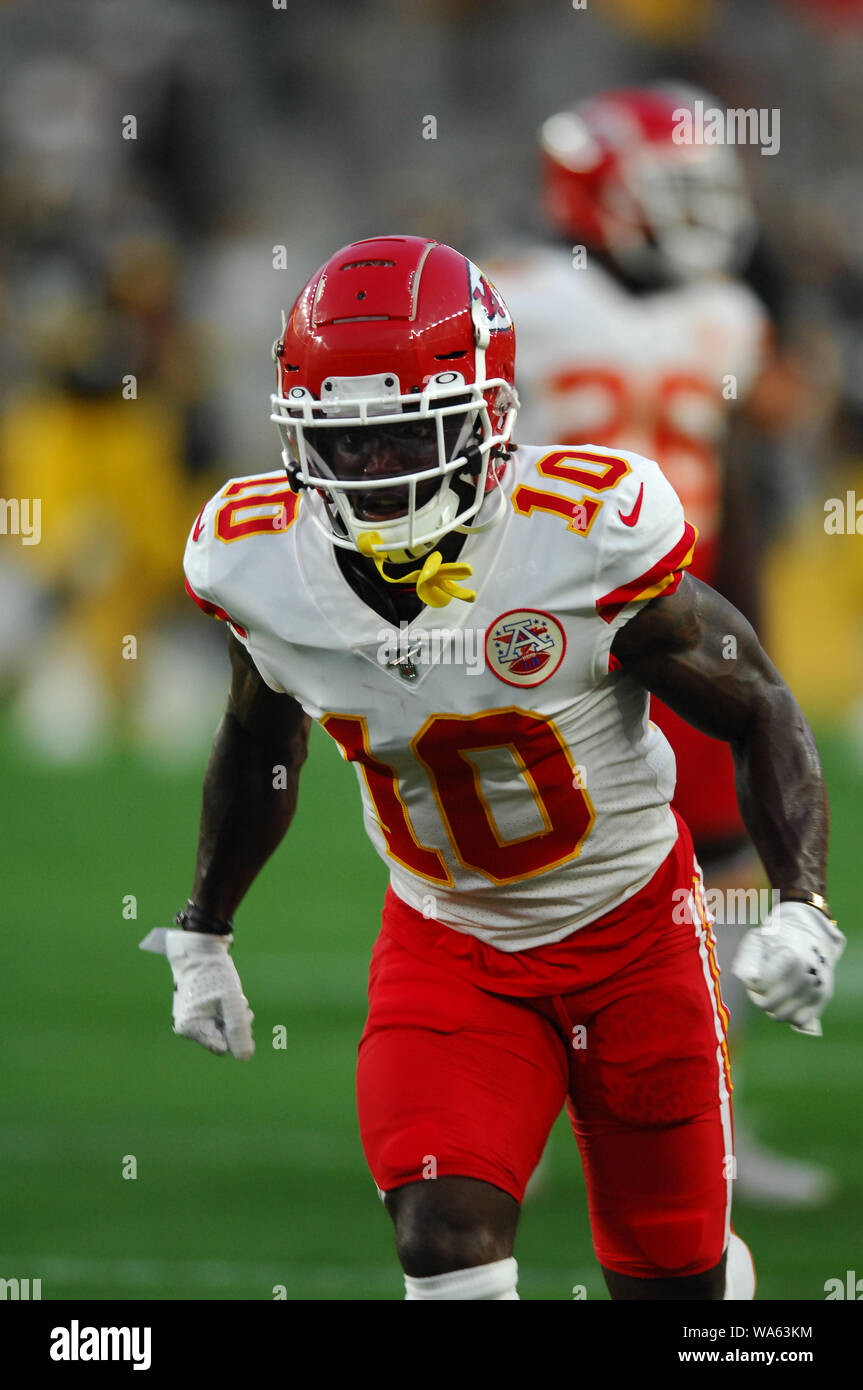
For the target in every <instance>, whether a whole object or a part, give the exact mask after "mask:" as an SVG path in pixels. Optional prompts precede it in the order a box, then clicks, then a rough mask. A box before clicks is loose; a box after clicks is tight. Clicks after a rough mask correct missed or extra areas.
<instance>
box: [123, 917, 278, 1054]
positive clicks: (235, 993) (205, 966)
mask: <svg viewBox="0 0 863 1390" xmlns="http://www.w3.org/2000/svg"><path fill="white" fill-rule="evenodd" d="M233 940H234V938H233V936H212V935H211V934H210V933H209V932H199V931H181V930H180V929H179V928H175V927H154V929H153V930H152V931H151V932H150V933H149V934H148V935H147V936H145V937H144V940H143V941H142V942H141V943H140V949H141V950H142V951H155V952H156V954H157V955H165V956H167V957H168V960H169V961H170V964H171V969H172V970H173V972H174V1032H175V1033H177V1034H178V1035H179V1037H181V1038H191V1039H192V1041H193V1042H197V1043H200V1044H201V1046H202V1047H206V1048H209V1050H210V1052H218V1053H220V1054H221V1053H225V1052H231V1053H232V1054H233V1055H234V1057H236V1058H238V1059H239V1060H240V1061H241V1062H247V1061H248V1060H249V1058H250V1057H251V1056H252V1053H253V1052H254V1050H255V1044H254V1042H253V1041H252V1019H253V1018H254V1016H255V1015H254V1014H253V1013H252V1011H251V1009H250V1008H249V1001H248V999H247V998H246V996H245V994H244V993H243V986H242V985H241V983H240V977H239V975H238V974H237V969H236V966H235V965H234V962H233V961H232V960H231V957H230V955H229V954H228V952H229V950H230V948H231V944H232V942H233Z"/></svg>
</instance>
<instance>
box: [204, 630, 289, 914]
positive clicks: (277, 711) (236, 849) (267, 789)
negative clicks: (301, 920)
mask: <svg viewBox="0 0 863 1390" xmlns="http://www.w3.org/2000/svg"><path fill="white" fill-rule="evenodd" d="M228 650H229V652H230V657H231V670H232V676H231V689H230V694H229V696H228V706H227V709H226V711H225V714H224V716H223V718H222V721H221V723H220V724H219V727H218V729H217V730H216V735H215V738H214V740H213V747H212V751H211V753H210V760H209V762H208V764H207V771H206V775H205V777H204V795H203V805H202V808H201V827H200V833H199V836H198V856H197V863H196V866H195V882H194V888H193V891H192V901H193V902H194V903H195V905H196V906H197V907H198V908H200V909H201V910H202V911H203V912H206V913H208V914H211V915H212V916H214V917H217V918H221V919H222V920H226V921H229V920H230V919H231V918H232V917H233V914H234V912H235V911H236V909H237V907H238V906H239V904H240V902H241V901H242V899H243V897H244V895H245V893H246V891H247V889H248V888H249V885H250V884H251V883H252V881H253V880H254V878H255V877H256V876H257V874H258V873H259V871H260V869H261V868H262V867H263V865H264V864H265V863H266V861H267V859H269V857H270V855H271V854H272V853H273V851H274V850H275V849H276V848H277V846H278V845H279V844H280V842H281V840H282V839H283V837H284V835H285V832H286V831H287V829H288V826H289V825H290V823H291V821H292V819H293V816H294V812H295V810H296V806H297V793H298V789H299V777H300V769H301V768H302V765H303V763H304V761H305V758H306V753H307V751H308V742H309V726H310V723H311V721H310V719H309V717H308V715H306V714H304V712H303V710H302V708H301V707H300V705H299V704H298V703H297V701H296V700H294V699H292V698H291V696H290V695H281V694H278V693H276V692H275V691H273V690H271V689H270V688H269V686H268V685H267V684H266V683H265V682H264V680H263V679H262V678H261V676H260V674H259V673H258V670H257V668H256V667H255V664H254V662H253V661H252V659H251V657H250V656H249V654H248V652H247V651H246V649H245V647H244V646H243V645H242V643H241V642H238V641H237V639H236V638H235V637H234V636H233V634H232V633H231V632H230V631H229V633H228Z"/></svg>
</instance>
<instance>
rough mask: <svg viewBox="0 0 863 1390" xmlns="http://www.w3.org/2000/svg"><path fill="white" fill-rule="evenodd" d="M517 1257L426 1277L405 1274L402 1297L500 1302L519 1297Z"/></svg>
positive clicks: (406, 1298)
mask: <svg viewBox="0 0 863 1390" xmlns="http://www.w3.org/2000/svg"><path fill="white" fill-rule="evenodd" d="M517 1282H518V1261H517V1260H514V1259H513V1258H512V1256H510V1257H509V1259H508V1260H494V1261H493V1262H492V1263H491V1264H487V1265H474V1267H473V1268H472V1269H453V1270H451V1271H450V1272H449V1274H432V1275H430V1276H429V1277H428V1278H427V1279H412V1278H411V1276H410V1275H409V1274H406V1275H405V1300H408V1299H416V1298H449V1299H459V1300H462V1301H463V1300H466V1299H486V1300H495V1301H498V1302H500V1301H501V1300H503V1299H512V1298H515V1299H517V1298H518V1294H517V1293H516V1291H515V1286H516V1283H517Z"/></svg>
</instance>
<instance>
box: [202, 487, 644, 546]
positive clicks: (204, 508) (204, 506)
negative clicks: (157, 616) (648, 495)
mask: <svg viewBox="0 0 863 1390" xmlns="http://www.w3.org/2000/svg"><path fill="white" fill-rule="evenodd" d="M642 486H643V484H642ZM206 510H207V504H206V502H205V503H204V505H203V507H202V508H201V510H200V511H199V512H198V519H197V521H196V522H195V529H194V530H193V532H192V540H193V541H196V540H197V539H198V537H199V536H200V534H201V532H202V531H203V529H204V528H203V526H202V525H201V522H202V521H203V519H204V512H205V511H206Z"/></svg>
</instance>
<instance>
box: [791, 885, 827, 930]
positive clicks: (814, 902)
mask: <svg viewBox="0 0 863 1390" xmlns="http://www.w3.org/2000/svg"><path fill="white" fill-rule="evenodd" d="M782 903H808V905H809V906H810V907H814V908H815V909H816V910H817V911H818V912H823V913H824V916H825V917H826V918H828V920H829V921H831V922H832V923H833V925H834V926H835V925H836V919H835V917H834V916H833V913H832V912H831V911H830V906H829V904H828V902H827V899H826V898H823V897H822V896H821V894H820V893H804V892H803V890H802V889H799V888H790V889H789V890H788V892H787V893H783V892H782V890H781V889H780V890H779V904H780V909H781V906H782Z"/></svg>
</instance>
